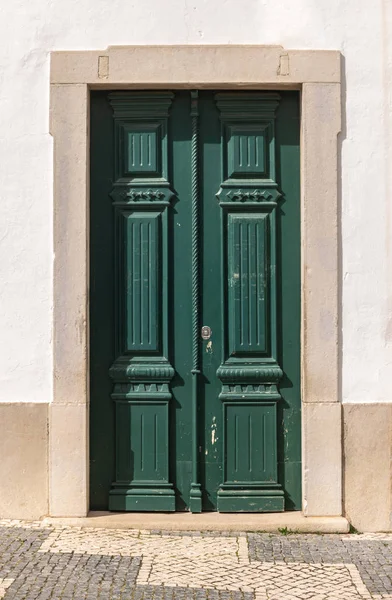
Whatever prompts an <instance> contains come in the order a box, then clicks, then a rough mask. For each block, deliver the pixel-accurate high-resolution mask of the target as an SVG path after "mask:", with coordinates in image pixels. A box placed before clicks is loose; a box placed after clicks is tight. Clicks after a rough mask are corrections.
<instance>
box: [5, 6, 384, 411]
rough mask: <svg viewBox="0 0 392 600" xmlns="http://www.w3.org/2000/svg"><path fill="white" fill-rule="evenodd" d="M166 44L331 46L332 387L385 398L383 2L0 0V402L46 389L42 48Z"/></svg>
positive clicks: (48, 206) (46, 172)
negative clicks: (339, 108)
mask: <svg viewBox="0 0 392 600" xmlns="http://www.w3.org/2000/svg"><path fill="white" fill-rule="evenodd" d="M177 43H178V44H186V43H193V44H194V43H197V44H199V43H200V44H227V43H231V44H279V45H283V46H285V47H287V48H298V49H302V48H313V49H338V50H340V51H341V52H342V53H343V55H344V57H345V63H344V78H343V80H344V82H345V85H344V88H345V89H343V94H344V96H345V98H344V100H345V105H344V108H345V112H344V119H343V120H344V130H343V132H342V136H341V137H342V194H341V200H342V232H341V233H342V265H341V270H342V288H341V292H342V307H343V308H342V324H343V328H342V339H343V356H342V365H343V374H342V397H343V399H344V401H347V402H372V401H373V402H375V401H379V402H380V401H392V377H391V368H392V364H391V363H392V240H391V235H392V98H391V95H392V2H391V1H390V0H378V1H374V2H370V3H369V2H368V0H345V1H343V2H342V0H296V1H295V2H293V0H274V1H272V0H242V1H241V2H238V0H214V1H211V0H193V1H191V0H170V1H167V2H162V1H160V0H155V1H152V2H150V3H147V2H140V1H139V2H137V1H134V2H132V1H129V0H127V1H125V0H112V1H111V2H109V1H108V0H56V1H55V2H53V1H51V0H14V1H13V2H12V3H11V2H8V3H6V2H1V3H0V306H1V311H0V340H1V342H0V401H1V402H18V401H29V402H47V401H50V400H51V397H52V383H51V379H52V358H51V353H52V349H51V328H52V318H51V315H52V313H51V311H52V261H53V244H52V157H51V154H52V141H51V137H50V136H49V133H48V128H49V127H48V121H49V119H48V117H49V114H48V113H49V53H50V51H52V50H74V49H75V50H76V49H78V50H84V49H104V48H106V47H107V46H108V45H123V44H124V45H128V44H177ZM70 325H71V324H70ZM325 367H326V369H328V365H326V366H325Z"/></svg>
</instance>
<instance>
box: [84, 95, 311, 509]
mask: <svg viewBox="0 0 392 600" xmlns="http://www.w3.org/2000/svg"><path fill="white" fill-rule="evenodd" d="M91 114H92V117H91V118H92V121H91V309H90V319H91V323H90V327H91V344H90V351H91V381H90V384H91V411H90V412H91V417H90V423H91V506H92V508H96V509H104V508H107V507H109V509H110V510H137V511H152V510H157V511H173V510H191V511H193V512H200V511H202V510H219V511H222V512H236V511H255V512H262V511H282V510H285V509H299V508H300V480H301V472H300V459H301V457H300V385H299V356H300V349H299V323H300V305H299V298H300V275H299V265H300V261H299V239H300V235H299V143H298V139H299V117H298V98H297V95H296V93H294V92H286V93H282V94H277V93H274V92H242V93H237V92H236V93H234V92H209V91H203V92H196V91H192V92H186V91H184V92H165V91H162V92H153V91H151V92H114V93H109V94H107V93H102V92H101V93H98V92H97V93H94V94H93V96H92V103H91Z"/></svg>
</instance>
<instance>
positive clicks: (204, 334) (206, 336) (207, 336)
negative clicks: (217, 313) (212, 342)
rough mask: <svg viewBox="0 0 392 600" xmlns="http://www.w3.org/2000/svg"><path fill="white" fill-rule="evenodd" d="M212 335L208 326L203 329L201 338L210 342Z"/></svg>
mask: <svg viewBox="0 0 392 600" xmlns="http://www.w3.org/2000/svg"><path fill="white" fill-rule="evenodd" d="M211 334H212V331H211V327H208V325H203V327H202V328H201V337H202V338H203V340H209V339H210V337H211Z"/></svg>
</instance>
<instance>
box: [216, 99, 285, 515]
mask: <svg viewBox="0 0 392 600" xmlns="http://www.w3.org/2000/svg"><path fill="white" fill-rule="evenodd" d="M216 102H217V105H218V109H219V110H220V112H221V122H222V139H223V140H224V147H223V149H222V152H223V157H222V159H223V160H222V162H223V175H224V180H223V181H222V183H221V187H220V190H219V191H218V193H217V196H218V199H219V203H220V207H221V209H222V210H221V221H222V231H224V232H227V233H226V235H225V240H226V248H225V252H226V256H227V272H226V276H225V280H224V281H223V286H224V291H223V296H224V297H225V298H226V299H227V306H226V313H225V318H224V327H225V354H224V360H223V364H222V365H221V366H220V367H219V368H218V370H217V376H218V377H219V379H220V380H221V382H222V391H221V393H220V395H219V398H220V400H221V401H222V410H223V422H224V444H225V448H224V455H225V461H224V464H223V481H222V484H221V486H220V489H219V490H218V510H220V511H224V512H233V511H234V512H235V511H236V510H244V506H246V505H247V506H248V507H249V510H250V511H261V510H274V511H280V510H283V509H284V493H283V490H282V489H281V486H280V485H279V483H278V481H277V478H278V467H277V403H278V402H279V400H280V399H281V396H280V394H279V390H278V384H279V381H280V380H281V378H282V376H283V372H282V369H281V368H280V366H279V364H278V362H277V322H276V206H277V199H278V198H279V196H280V194H279V192H278V190H277V183H276V181H275V177H276V176H275V138H274V119H275V111H276V109H277V106H278V102H279V96H278V95H277V94H274V93H272V94H270V93H262V92H249V93H247V94H240V95H239V94H235V93H219V94H217V95H216Z"/></svg>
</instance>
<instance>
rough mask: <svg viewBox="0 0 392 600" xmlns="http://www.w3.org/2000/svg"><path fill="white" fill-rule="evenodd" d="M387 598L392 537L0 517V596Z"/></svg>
mask: <svg viewBox="0 0 392 600" xmlns="http://www.w3.org/2000/svg"><path fill="white" fill-rule="evenodd" d="M1 598H4V599H5V600H11V599H12V600H55V599H61V600H71V599H74V600H93V599H94V600H95V599H101V600H104V599H105V600H337V599H339V600H360V599H366V600H371V599H377V600H381V599H384V600H387V599H388V600H392V535H388V534H382V535H380V534H373V535H371V534H368V535H310V534H303V535H299V534H292V533H290V532H287V531H284V530H282V533H280V534H267V533H247V534H246V533H240V532H238V533H217V532H214V533H212V532H211V533H203V532H198V533H195V532H189V533H184V532H181V533H173V532H161V531H135V530H118V529H93V528H77V527H52V526H48V525H45V524H43V523H40V522H38V523H28V522H21V521H0V599H1Z"/></svg>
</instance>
